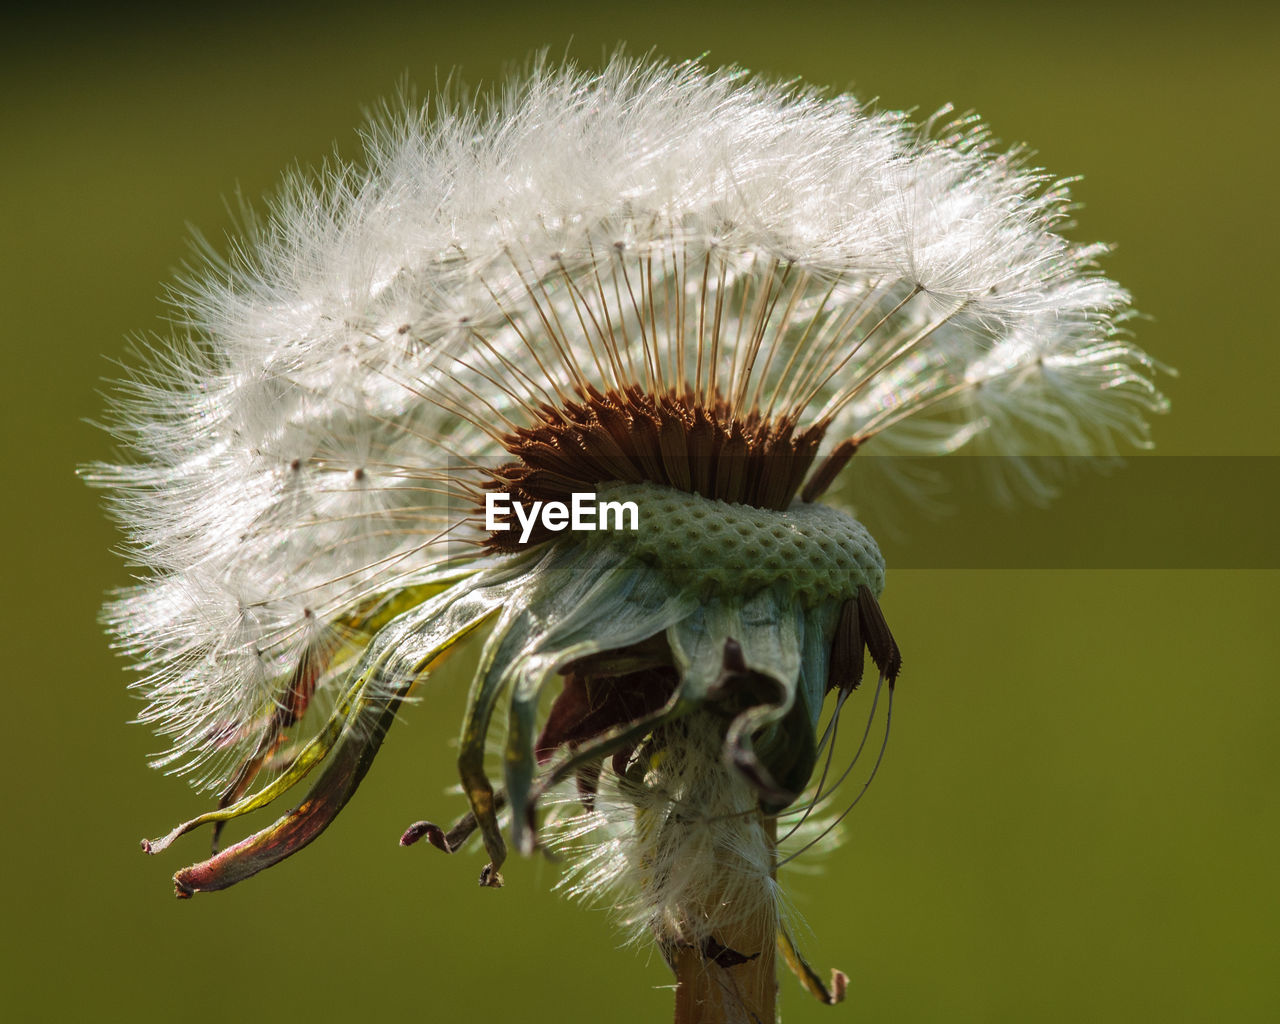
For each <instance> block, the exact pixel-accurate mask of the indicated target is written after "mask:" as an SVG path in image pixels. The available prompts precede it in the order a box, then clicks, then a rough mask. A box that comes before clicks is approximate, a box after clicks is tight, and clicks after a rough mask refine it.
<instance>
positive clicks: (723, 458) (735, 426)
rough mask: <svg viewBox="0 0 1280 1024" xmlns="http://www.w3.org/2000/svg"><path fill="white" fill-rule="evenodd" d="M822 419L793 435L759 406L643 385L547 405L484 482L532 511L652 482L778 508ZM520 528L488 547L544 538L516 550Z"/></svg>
mask: <svg viewBox="0 0 1280 1024" xmlns="http://www.w3.org/2000/svg"><path fill="white" fill-rule="evenodd" d="M825 432H826V424H825V423H817V424H814V425H812V426H809V427H805V428H803V429H797V428H796V425H795V423H794V422H791V421H789V420H778V419H768V418H766V417H765V416H764V415H763V414H761V413H760V412H758V411H756V410H752V411H750V412H748V413H746V414H745V415H740V414H738V413H736V412H735V411H734V410H733V409H732V407H731V405H730V403H729V402H728V401H726V400H725V399H722V398H718V397H717V398H715V399H714V400H712V401H711V402H710V403H708V402H707V401H705V400H704V399H703V397H702V396H698V395H695V394H694V393H693V392H690V391H686V392H683V393H679V392H676V391H672V390H668V391H666V392H664V393H661V394H658V395H653V394H650V393H648V392H646V391H645V390H643V389H642V388H639V387H634V386H633V387H629V388H627V389H625V390H623V391H607V392H600V391H597V390H596V389H595V388H590V389H588V390H587V391H585V392H583V393H582V394H581V395H580V399H579V400H578V401H569V402H566V403H565V404H564V405H563V406H552V405H544V406H543V407H542V409H541V412H540V417H539V420H538V422H536V423H535V424H533V425H532V426H529V427H521V428H519V429H518V430H516V431H514V432H513V433H510V434H508V435H507V436H506V437H505V438H504V439H503V443H504V444H505V446H506V448H507V451H509V452H510V453H511V454H512V455H514V456H516V458H517V460H518V461H515V462H509V463H506V464H505V465H503V466H500V467H499V468H498V469H497V470H495V471H494V472H493V473H492V476H491V479H490V480H489V481H487V482H486V484H485V486H486V487H487V488H489V489H491V490H501V491H504V492H506V493H508V494H510V495H511V498H512V500H514V501H519V502H522V503H524V504H526V505H529V504H531V503H533V502H535V501H541V502H550V501H559V502H564V503H565V504H568V503H569V501H570V498H571V495H572V494H573V493H574V492H575V491H578V492H581V491H590V490H592V489H594V488H595V486H596V485H598V484H602V483H606V482H609V481H618V482H622V483H642V482H648V483H654V484H659V485H663V486H666V487H673V488H675V489H677V490H681V491H688V492H691V493H694V494H700V495H702V496H703V497H704V498H713V499H716V500H719V501H726V502H731V503H734V504H741V505H754V506H755V507H757V508H767V509H775V510H782V509H785V508H787V506H789V505H790V504H791V502H792V501H793V500H794V499H795V497H796V494H797V493H798V492H799V490H800V487H801V485H802V484H803V483H804V479H805V476H806V475H807V474H808V472H809V470H810V468H811V467H812V465H813V461H814V459H815V457H816V456H817V452H818V446H819V444H821V443H822V438H823V435H824V433H825ZM519 536H520V532H519V531H518V530H507V531H500V532H496V533H493V534H491V535H490V537H489V539H488V545H489V547H490V548H493V549H496V550H512V549H515V548H519V547H527V546H531V545H533V544H537V543H540V542H541V541H544V540H547V539H548V538H549V537H550V536H552V534H550V533H549V532H548V531H547V530H546V529H544V528H542V527H541V526H540V525H539V526H538V527H535V528H534V530H533V532H532V533H531V534H530V536H529V538H528V539H527V540H526V542H525V543H524V544H523V545H522V544H520V542H519V540H518V538H519Z"/></svg>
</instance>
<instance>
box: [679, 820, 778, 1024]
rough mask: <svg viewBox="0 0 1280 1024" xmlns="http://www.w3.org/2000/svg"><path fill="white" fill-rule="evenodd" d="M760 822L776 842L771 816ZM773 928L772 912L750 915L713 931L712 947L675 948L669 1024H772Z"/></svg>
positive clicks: (775, 985) (774, 1010)
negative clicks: (730, 926) (673, 1001)
mask: <svg viewBox="0 0 1280 1024" xmlns="http://www.w3.org/2000/svg"><path fill="white" fill-rule="evenodd" d="M764 826H765V832H766V834H767V835H768V836H769V839H770V842H771V843H775V844H776V842H777V832H778V822H777V819H776V818H766V819H765V820H764ZM709 898H711V899H714V898H715V894H709ZM776 931H777V922H776V921H775V920H774V919H773V918H772V915H751V916H749V917H747V918H746V919H744V920H743V922H742V923H741V924H740V925H738V926H737V928H736V929H734V930H733V931H731V932H730V931H726V932H725V933H724V934H723V935H717V936H715V939H716V945H715V947H714V948H711V949H696V948H694V947H691V946H686V947H685V948H683V949H681V950H680V951H679V952H678V953H677V955H676V959H675V972H676V1011H675V1024H774V1022H775V1021H776V1020H777V1019H778V1014H777V997H778V975H777V969H776V962H777V961H776V957H775V955H774V954H775V949H776V936H775V934H774V933H775V932H776ZM739 951H741V952H739Z"/></svg>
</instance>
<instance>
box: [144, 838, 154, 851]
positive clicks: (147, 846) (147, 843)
mask: <svg viewBox="0 0 1280 1024" xmlns="http://www.w3.org/2000/svg"><path fill="white" fill-rule="evenodd" d="M142 852H143V853H155V852H156V851H155V850H153V849H152V848H151V840H150V839H144V840H142Z"/></svg>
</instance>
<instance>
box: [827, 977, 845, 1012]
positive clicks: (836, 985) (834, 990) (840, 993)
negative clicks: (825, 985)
mask: <svg viewBox="0 0 1280 1024" xmlns="http://www.w3.org/2000/svg"><path fill="white" fill-rule="evenodd" d="M848 987H849V976H848V975H847V974H845V973H844V971H838V970H836V969H835V968H832V970H831V991H830V992H829V993H828V995H827V1005H828V1006H835V1005H836V1003H843V1002H844V994H845V991H846V990H847V989H848Z"/></svg>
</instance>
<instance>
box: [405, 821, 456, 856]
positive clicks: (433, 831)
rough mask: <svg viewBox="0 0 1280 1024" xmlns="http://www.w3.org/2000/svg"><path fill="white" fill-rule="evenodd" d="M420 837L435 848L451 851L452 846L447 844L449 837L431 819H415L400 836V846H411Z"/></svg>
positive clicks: (446, 851)
mask: <svg viewBox="0 0 1280 1024" xmlns="http://www.w3.org/2000/svg"><path fill="white" fill-rule="evenodd" d="M420 839H425V840H426V841H427V842H428V843H430V844H431V845H432V846H434V847H435V848H436V849H437V850H443V851H444V852H445V853H453V847H452V846H450V844H449V839H448V837H447V836H445V834H444V829H442V828H441V827H440V826H439V825H437V824H436V823H435V822H433V821H415V822H414V823H413V824H412V825H410V826H409V827H408V828H407V829H405V830H404V834H403V835H402V836H401V837H400V845H401V846H412V845H413V844H414V843H416V842H418V840H420Z"/></svg>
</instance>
